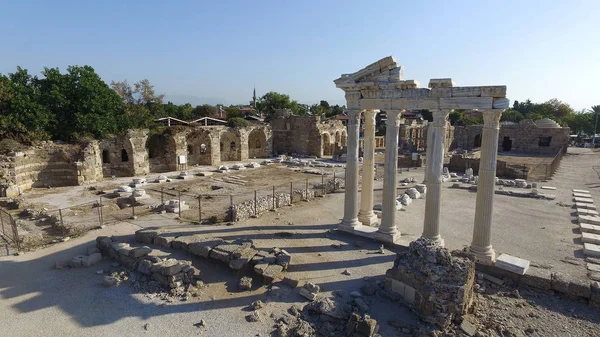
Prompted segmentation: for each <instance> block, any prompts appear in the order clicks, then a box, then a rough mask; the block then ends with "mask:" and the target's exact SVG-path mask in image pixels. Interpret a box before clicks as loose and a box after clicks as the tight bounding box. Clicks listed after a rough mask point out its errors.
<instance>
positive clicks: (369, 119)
mask: <svg viewBox="0 0 600 337" xmlns="http://www.w3.org/2000/svg"><path fill="white" fill-rule="evenodd" d="M378 112H379V110H365V112H364V118H365V125H374V124H375V116H377V113H378Z"/></svg>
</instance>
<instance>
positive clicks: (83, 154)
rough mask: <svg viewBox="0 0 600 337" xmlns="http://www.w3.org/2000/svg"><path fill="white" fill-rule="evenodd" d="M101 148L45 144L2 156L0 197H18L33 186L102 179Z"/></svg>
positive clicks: (66, 184)
mask: <svg viewBox="0 0 600 337" xmlns="http://www.w3.org/2000/svg"><path fill="white" fill-rule="evenodd" d="M100 160H101V159H100V148H99V146H98V143H97V142H91V143H89V144H86V145H63V144H54V143H44V144H42V145H41V146H36V147H33V148H30V149H28V150H25V151H22V152H13V153H10V154H9V155H6V156H0V196H6V197H15V196H18V195H19V194H20V193H22V192H25V191H27V190H30V189H32V188H34V187H49V186H75V185H80V184H83V183H89V182H96V181H98V180H99V179H102V169H101V163H100Z"/></svg>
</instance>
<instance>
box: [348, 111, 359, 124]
mask: <svg viewBox="0 0 600 337" xmlns="http://www.w3.org/2000/svg"><path fill="white" fill-rule="evenodd" d="M361 112H362V110H346V114H348V117H350V118H349V119H348V125H357V124H359V123H360V113H361Z"/></svg>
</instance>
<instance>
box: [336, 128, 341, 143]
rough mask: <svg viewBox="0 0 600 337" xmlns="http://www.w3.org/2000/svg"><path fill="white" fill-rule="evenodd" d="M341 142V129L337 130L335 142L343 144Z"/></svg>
mask: <svg viewBox="0 0 600 337" xmlns="http://www.w3.org/2000/svg"><path fill="white" fill-rule="evenodd" d="M341 143H342V134H341V132H340V130H337V131H336V132H335V144H336V145H337V146H341Z"/></svg>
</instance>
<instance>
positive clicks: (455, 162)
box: [448, 154, 530, 179]
mask: <svg viewBox="0 0 600 337" xmlns="http://www.w3.org/2000/svg"><path fill="white" fill-rule="evenodd" d="M467 168H472V169H473V172H475V174H476V175H477V174H478V172H479V158H465V156H463V155H460V154H455V155H453V156H452V157H451V158H450V162H449V163H448V169H449V170H450V171H453V172H464V171H465V170H466V169H467ZM529 170H530V168H529V167H527V166H523V165H509V164H507V163H506V162H505V161H502V160H497V161H496V177H499V178H505V179H527V177H528V174H529Z"/></svg>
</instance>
